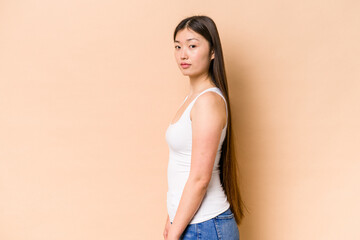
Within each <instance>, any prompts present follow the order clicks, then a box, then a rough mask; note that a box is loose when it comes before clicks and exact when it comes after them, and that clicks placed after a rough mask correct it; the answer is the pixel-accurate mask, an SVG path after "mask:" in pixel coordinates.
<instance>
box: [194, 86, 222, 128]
mask: <svg viewBox="0 0 360 240" xmlns="http://www.w3.org/2000/svg"><path fill="white" fill-rule="evenodd" d="M225 104H226V103H225V101H224V99H223V98H222V96H220V95H219V94H218V93H216V92H213V91H208V92H205V93H203V94H201V95H200V96H199V97H198V98H197V99H196V101H195V103H194V106H193V108H192V110H191V112H190V119H191V120H192V119H193V117H196V118H199V116H203V117H204V118H208V117H211V119H214V120H216V119H217V120H218V121H220V122H221V123H223V124H222V125H223V126H225V122H226V105H225ZM200 118H202V117H200Z"/></svg>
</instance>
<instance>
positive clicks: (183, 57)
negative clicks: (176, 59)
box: [180, 48, 188, 60]
mask: <svg viewBox="0 0 360 240" xmlns="http://www.w3.org/2000/svg"><path fill="white" fill-rule="evenodd" d="M180 58H181V60H184V59H187V58H188V56H187V52H186V49H184V48H183V49H181V53H180Z"/></svg>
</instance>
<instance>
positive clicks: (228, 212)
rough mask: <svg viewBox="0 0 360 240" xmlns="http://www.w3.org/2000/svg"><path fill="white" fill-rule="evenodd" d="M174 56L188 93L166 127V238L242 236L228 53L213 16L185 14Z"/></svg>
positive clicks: (233, 239)
mask: <svg viewBox="0 0 360 240" xmlns="http://www.w3.org/2000/svg"><path fill="white" fill-rule="evenodd" d="M174 44H175V59H176V62H177V64H178V66H179V68H180V71H181V72H182V74H183V75H185V76H188V77H189V80H190V90H189V94H188V95H187V96H186V98H185V99H184V101H183V103H182V105H181V106H180V107H179V109H178V111H177V113H176V115H175V117H174V118H173V120H172V121H171V122H170V125H169V126H168V128H167V130H166V141H167V144H168V146H169V153H170V154H169V163H168V172H167V174H168V192H167V210H168V216H167V220H166V224H165V230H164V233H163V235H164V238H165V239H166V240H178V239H179V238H180V239H189V240H190V239H206V240H212V239H225V240H238V239H239V231H238V227H237V225H239V224H240V221H241V219H242V218H243V215H244V213H243V203H242V201H241V197H240V191H239V188H238V184H237V164H236V159H235V156H234V153H235V152H234V149H233V139H232V128H231V111H230V104H229V97H228V87H227V80H226V74H225V66H224V59H223V54H222V48H221V43H220V38H219V34H218V31H217V28H216V25H215V23H214V21H213V20H212V19H211V18H209V17H207V16H192V17H189V18H186V19H184V20H182V21H181V22H180V23H179V24H178V26H177V27H176V29H175V32H174Z"/></svg>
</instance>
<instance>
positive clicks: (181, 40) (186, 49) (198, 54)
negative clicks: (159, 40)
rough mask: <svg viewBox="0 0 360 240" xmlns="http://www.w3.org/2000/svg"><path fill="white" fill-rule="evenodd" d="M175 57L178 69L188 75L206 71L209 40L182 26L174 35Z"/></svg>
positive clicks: (208, 60)
mask: <svg viewBox="0 0 360 240" xmlns="http://www.w3.org/2000/svg"><path fill="white" fill-rule="evenodd" d="M174 44H175V59H176V62H177V64H178V66H179V68H180V71H181V72H182V73H183V74H184V75H185V76H189V77H196V76H200V75H202V74H204V73H208V71H209V66H210V62H211V59H214V54H213V53H212V54H211V55H210V45H209V42H208V41H207V40H206V39H205V38H204V37H203V36H202V35H200V34H198V33H196V32H194V31H193V30H191V29H188V28H184V29H182V30H180V31H179V32H177V34H176V37H175V41H174Z"/></svg>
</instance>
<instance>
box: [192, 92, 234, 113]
mask: <svg viewBox="0 0 360 240" xmlns="http://www.w3.org/2000/svg"><path fill="white" fill-rule="evenodd" d="M208 91H211V92H216V93H217V94H219V95H220V96H221V97H222V98H223V99H224V102H225V108H226V117H228V109H227V108H228V107H227V103H226V99H225V97H224V96H223V95H222V93H221V90H220V89H219V88H217V87H212V88H208V89H205V90H204V91H202V92H201V93H199V94H198V95H197V96H196V97H195V98H194V100H193V101H192V102H191V103H190V104H189V106H188V109H186V110H187V112H188V113H190V111H191V109H192V107H193V106H194V104H195V102H196V99H198V97H200V96H201V95H202V94H204V93H206V92H208ZM186 98H187V97H186ZM186 98H185V100H186Z"/></svg>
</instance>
